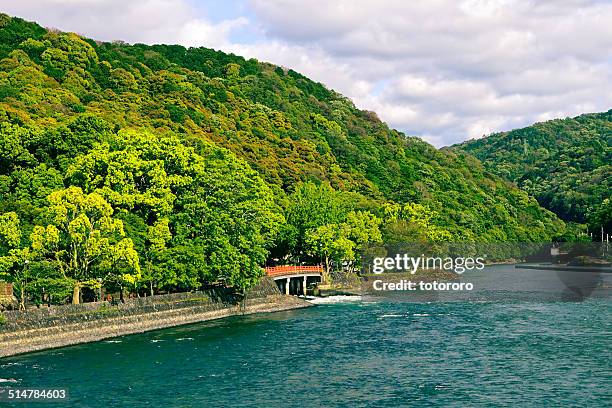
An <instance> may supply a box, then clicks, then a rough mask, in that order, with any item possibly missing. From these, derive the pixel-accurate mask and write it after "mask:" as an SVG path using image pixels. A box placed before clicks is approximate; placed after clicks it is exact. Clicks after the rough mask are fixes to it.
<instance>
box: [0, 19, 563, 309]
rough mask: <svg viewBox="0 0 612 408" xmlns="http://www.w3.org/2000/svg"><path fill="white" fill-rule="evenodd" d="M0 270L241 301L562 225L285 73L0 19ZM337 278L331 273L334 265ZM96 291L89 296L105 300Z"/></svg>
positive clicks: (47, 279) (52, 281) (63, 289)
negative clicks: (379, 250) (227, 289)
mask: <svg viewBox="0 0 612 408" xmlns="http://www.w3.org/2000/svg"><path fill="white" fill-rule="evenodd" d="M0 123H1V124H0V194H1V195H0V273H2V274H3V276H5V279H10V280H12V281H14V282H16V284H17V285H20V284H23V285H26V282H27V285H28V291H29V292H28V293H31V294H32V296H38V295H37V294H39V293H40V288H41V287H42V286H45V287H46V288H47V293H48V292H49V290H50V289H49V288H54V289H53V293H54V296H55V298H54V300H56V301H62V299H64V298H65V297H66V296H67V294H68V293H69V292H72V291H74V296H75V301H76V300H78V294H79V292H80V291H81V288H88V289H91V290H92V291H94V292H95V291H96V290H100V289H102V288H106V289H114V288H117V287H122V288H129V289H130V290H132V291H136V292H139V291H144V290H146V291H151V292H155V291H159V290H175V289H191V288H197V287H200V286H201V285H203V284H209V283H212V282H221V283H224V284H226V285H230V286H231V285H233V286H237V287H246V286H249V285H250V284H252V283H253V282H254V281H255V280H256V279H257V278H258V276H259V275H260V274H261V270H260V267H261V266H262V265H264V263H265V262H266V260H267V261H268V262H271V261H272V259H273V258H274V259H275V260H276V262H296V261H297V260H298V259H299V260H300V261H309V262H319V261H321V260H322V259H330V260H331V264H332V265H334V264H335V265H339V264H340V263H341V262H345V263H346V262H349V263H351V262H357V261H358V253H359V250H360V249H361V248H362V247H363V246H364V245H366V244H368V243H371V242H380V241H381V240H386V241H388V240H393V241H398V240H411V239H413V240H438V241H442V240H467V241H542V240H549V239H551V238H552V237H554V236H557V235H560V234H563V233H564V232H565V231H564V228H565V226H564V223H563V222H562V221H560V220H559V219H558V218H557V217H556V216H555V215H554V214H552V213H551V212H549V211H547V210H545V209H543V208H541V207H540V206H539V205H538V203H537V202H536V201H535V199H533V198H530V197H529V196H528V195H527V194H525V193H524V192H523V191H521V190H519V189H517V188H515V187H513V186H512V185H510V184H509V183H508V182H506V181H503V180H502V179H501V178H499V177H497V176H494V175H493V174H492V173H490V172H488V171H487V170H485V168H484V167H483V166H482V165H481V163H480V162H479V161H478V160H476V159H474V158H473V157H472V156H471V155H467V154H464V153H461V152H457V151H438V150H436V149H435V148H434V147H432V146H430V145H429V144H427V143H425V142H423V141H422V140H420V139H417V138H413V137H406V136H405V135H403V134H401V133H400V132H397V131H395V130H393V129H389V128H388V127H387V126H386V125H385V124H384V123H382V122H381V121H380V120H379V119H378V118H377V116H376V114H375V113H373V112H367V111H361V110H359V109H357V108H356V107H355V106H354V105H353V104H352V103H351V101H350V100H348V99H347V98H345V97H343V96H341V95H339V94H337V93H336V92H334V91H331V90H329V89H327V88H326V87H325V86H323V85H321V84H319V83H315V82H313V81H310V80H309V79H307V78H305V77H304V76H302V75H300V74H298V73H297V72H294V71H292V70H287V69H284V68H280V67H277V66H273V65H270V64H266V63H260V62H258V61H256V60H253V59H251V60H245V59H243V58H241V57H238V56H234V55H228V54H224V53H222V52H219V51H213V50H210V49H206V48H189V49H187V48H184V47H181V46H170V45H156V46H146V45H141V44H136V45H127V44H123V43H100V42H96V41H94V40H90V39H86V38H82V37H79V36H78V35H75V34H68V33H61V32H55V31H51V32H50V31H47V30H45V29H43V28H41V27H39V26H38V25H36V24H33V23H28V22H25V21H23V20H21V19H18V18H10V17H8V16H5V15H0ZM332 268H333V266H332ZM96 293H97V292H96Z"/></svg>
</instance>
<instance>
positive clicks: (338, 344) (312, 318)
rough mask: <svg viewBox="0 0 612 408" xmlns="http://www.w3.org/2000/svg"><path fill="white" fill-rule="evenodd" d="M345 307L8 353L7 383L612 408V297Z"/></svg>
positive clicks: (308, 399) (372, 300)
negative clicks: (611, 406)
mask: <svg viewBox="0 0 612 408" xmlns="http://www.w3.org/2000/svg"><path fill="white" fill-rule="evenodd" d="M495 270H497V271H504V270H506V271H507V267H506V269H504V267H498V268H497V269H493V271H495ZM345 300H347V301H345V302H334V301H329V300H328V301H327V302H325V303H323V304H319V305H317V306H316V307H312V308H308V309H304V310H295V311H289V312H280V313H273V314H262V315H252V316H244V317H234V318H228V319H223V320H217V321H211V322H205V323H200V324H194V325H189V326H183V327H178V328H172V329H165V330H160V331H154V332H149V333H144V334H138V335H131V336H124V337H119V338H115V339H111V340H107V341H102V342H97V343H91V344H83V345H77V346H72V347H66V348H62V349H56V350H49V351H44V352H38V353H32V354H26V355H22V356H16V357H11V358H5V359H0V382H1V383H0V386H11V387H19V388H29V387H35V388H43V387H48V388H65V389H67V390H68V392H69V399H68V401H66V402H65V403H59V402H55V403H53V404H52V406H66V407H147V406H150V407H217V406H219V407H234V406H246V407H287V406H303V407H311V406H312V407H318V406H323V407H361V406H363V407H366V406H367V407H369V406H373V407H407V406H440V407H449V406H456V407H466V406H491V407H497V406H521V407H543V406H592V407H603V406H610V404H611V402H612V400H611V392H612V352H611V350H612V347H611V346H612V319H611V317H612V301H611V300H610V297H609V296H592V297H588V298H585V299H581V300H579V301H576V300H573V301H567V300H563V299H555V298H550V297H546V296H541V294H538V292H533V293H531V294H529V293H528V294H525V293H521V294H520V296H515V295H514V294H513V293H512V292H507V293H505V295H504V296H501V297H497V298H489V297H487V296H481V297H477V296H475V297H472V298H469V299H449V300H444V299H437V300H433V301H432V300H427V299H418V298H417V299H414V298H411V297H410V296H401V295H398V294H394V295H392V296H381V297H364V298H362V299H358V298H347V299H345ZM6 406H15V407H25V406H45V404H42V403H36V404H31V405H28V403H25V405H24V403H14V404H13V405H11V404H6Z"/></svg>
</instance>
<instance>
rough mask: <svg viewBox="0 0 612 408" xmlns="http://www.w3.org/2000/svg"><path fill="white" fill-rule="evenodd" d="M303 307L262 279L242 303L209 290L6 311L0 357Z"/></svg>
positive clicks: (0, 340) (300, 301)
mask: <svg viewBox="0 0 612 408" xmlns="http://www.w3.org/2000/svg"><path fill="white" fill-rule="evenodd" d="M308 306H311V304H310V303H308V302H306V301H304V300H301V299H298V298H296V297H292V296H287V295H282V294H281V293H280V292H279V291H278V288H277V287H276V284H275V283H274V282H273V281H271V280H270V279H268V278H265V279H264V280H262V282H261V283H260V284H259V285H257V286H256V287H254V288H253V289H251V290H250V291H249V292H248V294H247V296H246V298H245V299H244V300H243V301H238V299H236V298H235V297H234V296H233V295H232V294H231V293H229V292H227V291H224V290H210V291H205V292H190V293H176V294H170V295H160V296H152V297H147V298H139V299H130V300H128V301H126V302H125V303H122V304H120V305H117V306H111V305H110V304H109V303H107V302H99V303H87V304H82V305H67V306H57V307H51V308H47V307H41V308H39V309H32V310H30V311H27V312H18V311H9V312H4V315H5V316H6V319H7V322H6V323H5V324H4V325H2V326H0V357H6V356H11V355H15V354H21V353H28V352H32V351H38V350H44V349H50V348H56V347H64V346H68V345H72V344H79V343H87V342H92V341H99V340H103V339H106V338H110V337H117V336H123V335H127V334H133V333H142V332H145V331H150V330H157V329H163V328H166V327H173V326H179V325H183V324H190V323H197V322H202V321H206V320H213V319H220V318H223V317H228V316H237V315H245V314H253V313H269V312H277V311H282V310H290V309H299V308H303V307H308Z"/></svg>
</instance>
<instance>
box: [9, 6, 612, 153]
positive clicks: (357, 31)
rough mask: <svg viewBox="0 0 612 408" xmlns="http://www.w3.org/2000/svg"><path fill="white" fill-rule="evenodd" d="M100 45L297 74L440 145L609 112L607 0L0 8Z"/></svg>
mask: <svg viewBox="0 0 612 408" xmlns="http://www.w3.org/2000/svg"><path fill="white" fill-rule="evenodd" d="M0 5H1V9H2V11H3V12H5V13H8V14H11V15H17V16H20V17H23V18H25V19H27V20H35V21H37V22H38V23H40V24H42V25H43V26H47V27H55V28H59V29H61V30H64V31H74V32H77V33H80V34H83V35H86V36H89V37H93V38H96V39H101V40H124V41H127V42H132V43H133V42H143V43H148V44H153V43H180V44H183V45H186V46H205V47H211V48H216V49H221V50H224V51H231V52H234V53H236V54H240V55H244V56H246V57H255V58H257V59H259V60H261V61H269V62H272V63H275V64H279V65H283V66H286V67H289V68H293V69H295V70H297V71H299V72H302V73H303V74H305V75H307V76H308V77H310V78H312V79H315V80H317V81H320V82H323V83H325V84H326V85H327V86H328V87H330V88H333V89H335V90H337V91H339V92H341V93H343V94H344V95H346V96H348V97H350V98H352V99H353V100H354V101H355V104H356V105H357V106H358V107H359V108H362V109H369V110H374V111H376V112H377V113H378V114H379V117H381V118H382V119H383V120H385V121H386V122H387V123H389V125H390V126H392V127H394V128H397V129H399V130H402V131H404V132H406V133H408V134H411V135H417V136H421V137H423V138H424V139H426V140H427V141H429V142H431V143H433V144H434V145H436V146H443V145H449V144H452V143H456V142H459V141H462V140H466V139H470V138H474V137H481V136H482V135H483V134H488V133H491V132H494V131H500V130H508V129H512V128H516V127H521V126H526V125H529V124H531V123H533V122H537V121H542V120H546V119H551V118H557V117H566V116H574V115H577V114H580V113H584V112H596V111H604V110H608V109H610V108H612V23H611V22H612V1H610V0H608V1H606V0H603V1H597V0H590V1H589V0H555V1H552V0H551V1H546V0H533V1H528V0H465V1H459V0H427V1H405V0H370V1H366V0H337V1H329V0H302V1H299V0H224V1H212V0H0Z"/></svg>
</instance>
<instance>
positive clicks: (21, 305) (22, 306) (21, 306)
mask: <svg viewBox="0 0 612 408" xmlns="http://www.w3.org/2000/svg"><path fill="white" fill-rule="evenodd" d="M20 286H21V297H20V299H19V310H22V311H23V310H26V308H25V284H22V285H20Z"/></svg>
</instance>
